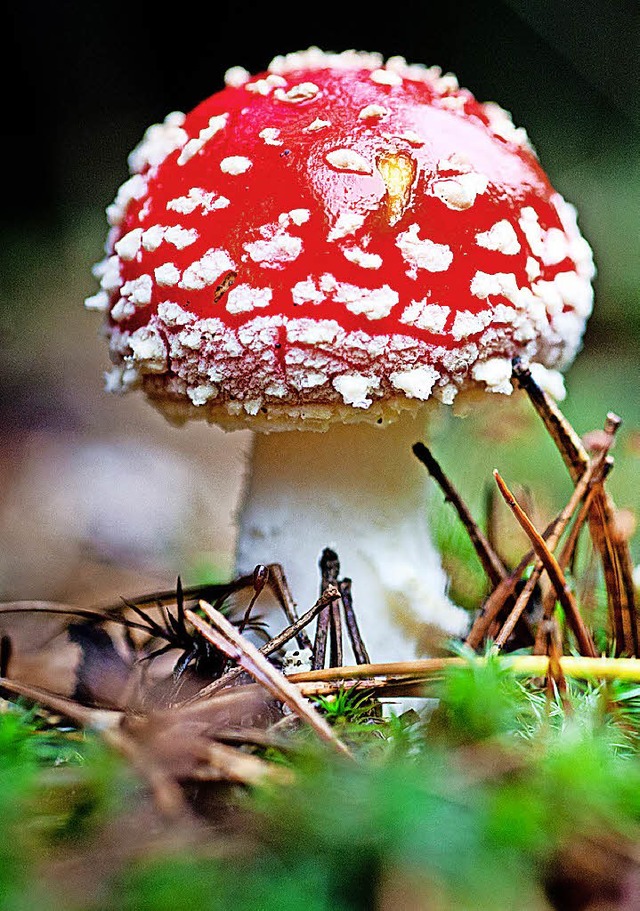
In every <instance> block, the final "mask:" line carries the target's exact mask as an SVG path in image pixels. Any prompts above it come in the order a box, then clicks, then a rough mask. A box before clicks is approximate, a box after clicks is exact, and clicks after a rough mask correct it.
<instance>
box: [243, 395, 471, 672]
mask: <svg viewBox="0 0 640 911" xmlns="http://www.w3.org/2000/svg"><path fill="white" fill-rule="evenodd" d="M422 416H424V415H422ZM423 431H424V425H423V422H422V420H420V419H416V418H415V417H414V416H413V414H411V413H408V412H407V413H404V414H402V415H401V416H400V417H399V419H398V420H397V421H396V422H394V423H391V424H388V425H386V426H377V425H373V424H367V423H357V424H350V425H343V424H339V425H334V426H332V427H331V428H330V429H329V430H327V431H325V432H301V431H296V430H294V431H281V432H273V433H258V434H256V435H255V437H254V442H253V452H252V455H251V462H250V466H249V467H250V471H248V473H247V478H246V483H245V489H244V495H243V499H242V502H241V504H240V513H239V533H238V542H237V550H236V571H237V572H238V573H247V572H251V570H252V569H253V567H254V566H255V565H256V564H257V563H259V562H261V563H270V562H272V563H280V564H282V566H283V568H284V572H285V575H286V577H287V580H288V583H289V586H290V588H291V591H292V594H293V597H294V598H295V600H296V601H297V603H298V604H299V605H301V607H303V608H306V606H307V605H309V604H313V603H314V602H315V601H316V599H317V597H318V592H319V587H320V580H319V571H318V561H319V559H320V556H321V554H322V551H323V549H324V548H325V547H331V548H332V549H333V550H335V551H336V553H337V554H338V556H339V558H340V569H341V573H342V574H343V575H345V576H348V577H349V578H350V579H352V590H353V600H354V605H355V609H356V612H357V616H358V622H359V624H360V629H361V632H362V637H363V640H364V643H365V645H366V647H367V650H368V652H369V654H370V656H371V660H373V661H385V660H396V661H398V660H402V659H407V660H410V659H412V658H415V657H416V656H419V655H423V654H425V653H428V651H429V643H431V644H432V643H433V633H434V629H435V630H437V631H439V632H440V633H444V634H445V635H463V634H464V632H465V631H466V627H467V625H468V615H467V613H466V612H465V611H464V610H462V609H461V608H459V607H457V606H455V605H454V604H452V602H451V601H450V600H449V599H448V597H447V594H446V589H447V579H446V575H445V573H444V570H443V568H442V565H441V561H440V555H439V553H438V552H437V550H436V548H435V547H434V544H433V541H432V538H431V535H430V532H429V527H428V511H427V501H428V490H427V487H426V482H425V474H424V471H423V469H422V466H421V465H420V464H419V463H418V461H417V459H415V457H414V456H413V454H412V446H413V444H414V443H415V442H416V440H417V439H419V438H420V437H421V436H422V434H423Z"/></svg>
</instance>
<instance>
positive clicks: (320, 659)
mask: <svg viewBox="0 0 640 911" xmlns="http://www.w3.org/2000/svg"><path fill="white" fill-rule="evenodd" d="M319 565H320V592H321V593H322V592H324V591H325V590H326V589H327V587H328V586H329V585H330V586H332V587H334V588H337V585H338V575H339V574H340V560H339V559H338V555H337V554H336V552H335V551H333V550H331V548H330V547H325V548H324V550H323V551H322V554H321V556H320V561H319ZM333 614H334V611H333V602H330V603H328V604H327V605H326V607H324V608H323V609H322V611H321V612H320V613H319V615H318V622H317V624H316V635H315V641H314V643H313V659H312V667H313V669H314V670H318V669H320V668H321V667H324V663H325V659H326V653H327V641H328V638H329V627H331V628H332V630H333V633H332V636H333V637H334V639H335V640H336V641H337V635H336V630H335V620H334V616H333ZM334 650H335V646H334Z"/></svg>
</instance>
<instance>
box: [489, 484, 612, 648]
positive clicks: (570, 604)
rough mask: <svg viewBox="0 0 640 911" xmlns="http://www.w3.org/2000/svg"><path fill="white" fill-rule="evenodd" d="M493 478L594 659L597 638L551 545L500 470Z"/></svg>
mask: <svg viewBox="0 0 640 911" xmlns="http://www.w3.org/2000/svg"><path fill="white" fill-rule="evenodd" d="M493 476H494V478H495V479H496V483H497V485H498V489H499V490H500V493H501V494H502V496H503V498H504V500H505V502H506V504H507V505H508V506H509V508H510V509H511V511H512V512H513V514H514V516H515V518H516V519H517V521H518V523H519V525H520V527H521V528H522V529H523V531H524V532H525V533H526V534H527V536H528V538H529V540H530V541H531V544H532V545H533V549H534V550H535V552H536V554H537V555H538V557H539V559H540V560H541V562H542V564H543V566H544V568H545V570H546V572H547V574H548V576H549V579H550V580H551V583H552V585H553V586H554V588H555V589H556V591H557V593H558V600H559V601H560V603H561V604H562V607H563V608H564V611H565V613H566V615H567V620H568V621H569V623H570V625H571V628H572V629H573V632H574V635H575V637H576V640H577V642H578V647H579V649H580V652H581V654H583V655H587V656H590V657H593V658H594V657H595V656H596V654H597V652H596V648H595V645H594V644H593V639H592V638H591V634H590V633H589V631H588V629H587V628H586V626H585V625H584V621H583V619H582V617H581V615H580V611H579V610H578V606H577V604H576V601H575V598H574V596H573V594H572V592H571V590H570V589H569V586H568V584H567V580H566V578H565V575H564V573H563V572H562V570H561V569H560V567H559V566H558V561H557V560H556V558H555V557H554V555H553V554H552V553H551V551H550V550H549V548H548V547H547V544H546V542H545V540H544V538H543V537H542V535H541V534H540V533H539V532H538V531H537V529H536V528H535V526H534V525H533V523H532V522H531V520H530V519H529V517H528V516H527V514H526V513H525V512H524V510H523V509H522V507H521V506H520V504H519V503H518V502H517V500H516V499H515V497H514V495H513V494H512V493H511V491H510V490H509V488H508V487H507V485H506V484H505V482H504V481H503V480H502V478H501V477H500V474H499V473H498V471H497V470H495V471H494V472H493Z"/></svg>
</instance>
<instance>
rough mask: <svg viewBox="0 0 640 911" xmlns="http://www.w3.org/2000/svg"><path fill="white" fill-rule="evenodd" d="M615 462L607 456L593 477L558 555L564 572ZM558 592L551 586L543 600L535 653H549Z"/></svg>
mask: <svg viewBox="0 0 640 911" xmlns="http://www.w3.org/2000/svg"><path fill="white" fill-rule="evenodd" d="M612 464H613V460H612V459H611V457H610V456H607V457H605V459H604V460H603V463H602V466H601V468H600V471H599V473H598V474H599V476H598V477H597V478H594V479H593V482H592V484H591V486H590V487H589V489H588V491H587V493H586V495H585V497H584V499H583V501H582V503H581V505H580V509H579V510H578V513H577V515H576V517H575V519H574V522H573V525H572V526H571V529H570V531H569V534H568V536H567V539H566V541H565V542H564V544H563V546H562V550H561V551H560V554H559V556H558V565H559V566H560V568H561V569H562V571H563V572H564V571H565V570H566V569H567V567H569V566H570V565H571V562H572V560H573V558H574V554H575V550H576V547H577V544H578V538H579V536H580V532H581V530H582V528H583V527H584V525H585V523H586V522H587V520H588V517H589V511H590V510H591V507H592V505H593V501H594V499H595V496H596V493H597V490H598V485H600V484H602V482H603V481H604V478H605V477H606V475H607V474H608V473H609V471H610V468H611V466H612ZM556 600H557V598H556V593H555V589H554V588H550V589H549V590H548V591H547V593H546V594H545V597H544V599H543V602H542V619H541V621H540V623H539V624H538V630H537V633H536V641H535V643H534V647H533V654H534V655H545V654H548V651H547V649H548V637H546V636H545V623H548V622H550V621H551V619H552V617H553V611H554V608H555V605H556Z"/></svg>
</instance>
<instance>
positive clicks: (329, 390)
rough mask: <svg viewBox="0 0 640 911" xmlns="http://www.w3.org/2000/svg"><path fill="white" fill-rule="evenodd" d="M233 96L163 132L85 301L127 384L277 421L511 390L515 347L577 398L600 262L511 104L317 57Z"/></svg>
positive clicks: (358, 56) (178, 117) (384, 68)
mask: <svg viewBox="0 0 640 911" xmlns="http://www.w3.org/2000/svg"><path fill="white" fill-rule="evenodd" d="M225 86H226V87H225V88H224V89H223V90H222V91H219V92H217V93H215V94H214V95H212V96H211V97H210V98H207V99H205V100H204V101H203V102H202V103H201V104H199V105H198V106H197V107H196V108H194V110H192V111H190V112H189V113H187V114H186V115H185V114H182V113H180V112H174V113H172V114H170V115H169V116H168V117H167V118H166V119H165V121H164V122H163V123H162V124H157V125H154V126H152V127H150V128H149V129H148V130H147V131H146V132H145V135H144V137H143V140H142V142H141V143H140V144H139V145H138V146H137V147H136V148H135V149H134V151H133V152H132V153H131V156H130V157H129V165H130V168H131V170H132V172H133V173H132V176H131V177H130V178H129V180H127V181H126V182H125V183H124V184H123V185H122V187H121V188H120V190H119V191H118V193H117V195H116V198H115V200H114V202H113V204H112V205H111V206H109V207H108V209H107V220H108V222H109V224H110V225H111V229H110V231H109V233H108V236H107V241H106V251H107V256H106V257H105V259H103V260H102V261H101V263H99V264H98V265H97V266H96V267H95V268H94V275H95V277H96V279H97V280H98V281H99V283H100V291H99V292H98V294H95V295H92V296H90V297H88V298H87V302H86V305H87V307H88V308H89V309H95V310H100V311H103V312H104V313H105V332H106V335H107V337H108V338H109V344H110V352H111V357H112V359H113V361H114V364H115V366H114V369H113V370H112V371H111V372H110V373H109V379H108V381H107V383H108V387H109V388H110V389H114V390H116V389H117V390H120V391H121V390H123V389H128V388H135V387H139V386H142V388H143V389H144V390H146V392H147V393H148V395H149V396H150V397H152V398H153V399H154V400H156V401H158V402H159V403H161V404H164V403H166V406H167V409H168V413H169V412H170V413H171V414H172V415H173V416H175V415H176V414H178V413H183V414H184V416H187V417H189V416H199V415H202V416H204V417H207V418H208V419H210V420H220V421H221V422H222V423H225V422H226V423H227V424H228V425H231V426H242V425H243V424H244V423H245V422H246V423H248V422H249V421H250V420H253V421H255V422H256V423H255V426H257V427H264V428H269V427H278V426H279V421H280V417H279V416H281V415H284V416H285V417H284V419H283V421H282V426H290V425H291V424H290V420H293V419H290V417H288V416H290V415H291V414H293V413H295V414H297V415H299V416H300V415H306V416H307V417H308V419H309V422H310V425H311V426H314V421H316V417H317V415H323V416H324V417H323V418H322V421H324V420H325V418H327V416H330V415H331V413H332V411H335V412H336V413H338V412H339V413H340V414H342V415H344V414H345V413H346V412H345V409H346V411H347V412H348V411H349V410H351V412H353V413H354V414H355V416H356V417H355V418H354V419H370V420H376V419H378V418H379V417H383V418H384V417H385V415H386V414H387V412H385V407H386V406H385V403H386V402H392V403H393V408H395V409H396V411H397V409H398V408H402V407H409V406H410V404H411V401H412V400H416V401H424V400H426V399H428V398H430V397H436V398H438V399H440V400H441V401H443V402H451V401H452V400H453V398H454V397H455V395H456V392H457V390H460V389H465V388H466V387H471V388H476V387H478V386H480V387H485V388H487V389H488V390H489V391H492V392H503V393H507V392H509V391H510V381H509V377H508V375H507V373H508V365H509V364H510V363H511V359H512V358H513V357H514V356H515V355H522V356H524V357H525V358H526V359H527V360H528V361H529V362H530V363H532V364H538V365H540V366H539V370H540V371H542V370H543V369H546V370H547V371H548V372H549V376H550V377H551V379H550V380H549V384H550V386H551V387H553V388H556V390H557V389H558V382H557V381H556V379H555V377H556V376H559V374H558V371H559V370H561V369H564V367H566V366H567V365H568V364H569V363H570V362H571V360H572V358H573V357H574V356H575V354H576V352H577V351H578V350H579V347H580V344H581V339H582V334H583V331H584V326H585V322H586V320H587V318H588V316H589V314H590V312H591V309H592V305H593V289H592V279H593V277H594V274H595V268H594V264H593V257H592V253H591V249H590V247H589V244H588V243H587V241H586V240H585V239H584V237H583V236H582V234H581V232H580V230H579V228H578V224H577V218H576V211H575V208H574V207H573V206H571V205H570V204H569V203H567V202H566V201H565V200H564V199H563V198H562V196H561V195H560V194H558V193H557V191H555V190H554V189H553V187H552V186H551V184H550V182H549V180H548V178H547V176H546V175H545V173H544V172H543V170H542V168H541V166H540V163H539V161H538V159H537V157H536V154H535V151H534V150H533V148H532V146H531V144H530V143H529V141H528V138H527V136H526V132H525V131H524V130H522V129H521V128H519V127H516V126H514V124H513V121H512V119H511V116H510V115H509V114H508V112H506V111H505V110H504V109H502V108H501V107H500V106H499V105H497V104H495V103H493V102H488V103H481V102H478V101H477V100H476V99H475V98H474V97H473V95H472V94H471V93H470V92H469V91H468V90H467V89H464V88H460V87H459V86H458V83H457V80H456V79H455V77H454V76H453V75H452V74H450V73H445V74H443V73H442V71H441V70H440V69H439V68H438V67H426V66H423V65H422V64H408V63H407V62H406V60H404V58H402V57H392V58H389V59H388V60H387V61H386V62H385V60H384V59H383V58H382V56H381V55H379V54H373V53H366V52H357V51H345V52H341V53H335V54H334V53H327V52H324V51H322V50H320V49H318V48H315V47H313V48H309V49H308V50H306V51H301V52H297V53H293V54H287V55H284V56H281V57H276V58H274V60H272V62H271V64H270V65H269V67H268V69H267V71H266V72H264V73H258V74H254V75H250V74H249V73H248V72H247V71H246V70H245V69H244V68H242V67H232V68H231V69H230V70H228V71H227V73H226V75H225ZM554 384H555V385H554ZM314 415H315V416H316V417H314ZM327 419H328V418H327ZM318 421H320V419H319V418H318ZM322 421H320V423H322ZM302 422H303V424H304V419H302Z"/></svg>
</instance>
